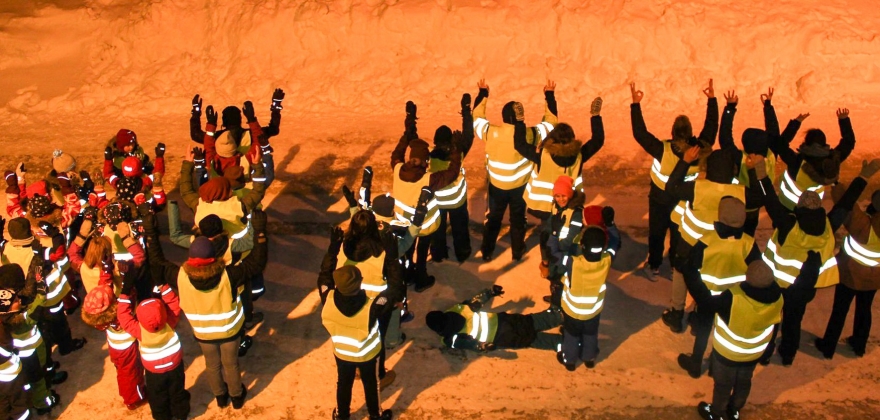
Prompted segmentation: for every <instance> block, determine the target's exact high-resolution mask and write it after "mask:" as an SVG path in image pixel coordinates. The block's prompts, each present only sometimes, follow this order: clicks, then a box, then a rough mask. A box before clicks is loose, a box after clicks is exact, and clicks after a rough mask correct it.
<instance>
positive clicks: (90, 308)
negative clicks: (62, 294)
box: [82, 284, 116, 315]
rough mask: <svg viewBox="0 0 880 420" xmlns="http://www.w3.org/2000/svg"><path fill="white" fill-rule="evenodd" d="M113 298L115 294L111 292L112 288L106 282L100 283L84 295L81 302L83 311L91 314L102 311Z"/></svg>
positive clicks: (108, 306)
mask: <svg viewBox="0 0 880 420" xmlns="http://www.w3.org/2000/svg"><path fill="white" fill-rule="evenodd" d="M115 300H116V294H115V293H113V288H112V287H111V286H110V285H106V284H103V285H100V286H98V287H95V288H93V289H92V290H90V291H89V293H88V294H87V295H86V298H85V300H83V304H82V308H83V312H85V313H88V314H91V315H98V314H101V313H104V311H106V310H107V309H108V308H110V305H111V304H112V303H113V301H115Z"/></svg>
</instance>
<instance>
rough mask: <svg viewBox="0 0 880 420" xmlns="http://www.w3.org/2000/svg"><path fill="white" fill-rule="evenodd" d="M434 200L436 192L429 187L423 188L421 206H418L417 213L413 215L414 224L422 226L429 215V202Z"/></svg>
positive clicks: (420, 198) (420, 196)
mask: <svg viewBox="0 0 880 420" xmlns="http://www.w3.org/2000/svg"><path fill="white" fill-rule="evenodd" d="M433 198H434V192H433V191H431V189H430V188H428V187H422V193H421V194H420V195H419V204H418V205H416V213H415V215H413V219H412V224H414V225H416V226H421V225H422V223H424V222H425V216H427V215H428V202H430V201H431V199H433Z"/></svg>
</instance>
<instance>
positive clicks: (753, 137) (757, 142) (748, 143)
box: [742, 128, 768, 156]
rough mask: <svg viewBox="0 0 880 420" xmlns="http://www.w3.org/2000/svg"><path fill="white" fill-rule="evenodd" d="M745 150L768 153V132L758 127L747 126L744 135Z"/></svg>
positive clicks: (762, 153) (750, 152)
mask: <svg viewBox="0 0 880 420" xmlns="http://www.w3.org/2000/svg"><path fill="white" fill-rule="evenodd" d="M742 144H743V151H745V152H746V153H747V154H755V155H762V156H764V155H766V154H767V148H768V146H767V132H766V131H764V130H760V129H757V128H747V129H746V131H744V132H743V135H742Z"/></svg>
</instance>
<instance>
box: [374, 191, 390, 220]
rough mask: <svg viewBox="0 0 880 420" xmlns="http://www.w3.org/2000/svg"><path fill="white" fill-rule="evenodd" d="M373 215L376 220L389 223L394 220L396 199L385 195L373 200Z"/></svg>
mask: <svg viewBox="0 0 880 420" xmlns="http://www.w3.org/2000/svg"><path fill="white" fill-rule="evenodd" d="M373 213H374V214H375V215H376V220H381V221H386V222H387V221H389V220H391V219H393V218H394V198H393V197H391V195H390V194H388V193H385V194H383V195H380V196H378V197H376V198H374V199H373Z"/></svg>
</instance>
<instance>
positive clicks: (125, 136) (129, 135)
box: [116, 128, 137, 150]
mask: <svg viewBox="0 0 880 420" xmlns="http://www.w3.org/2000/svg"><path fill="white" fill-rule="evenodd" d="M129 145H131V146H137V135H136V134H134V131H131V130H129V129H126V128H123V129H121V130H119V131H118V132H117V133H116V149H117V150H123V149H124V148H125V146H129Z"/></svg>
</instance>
